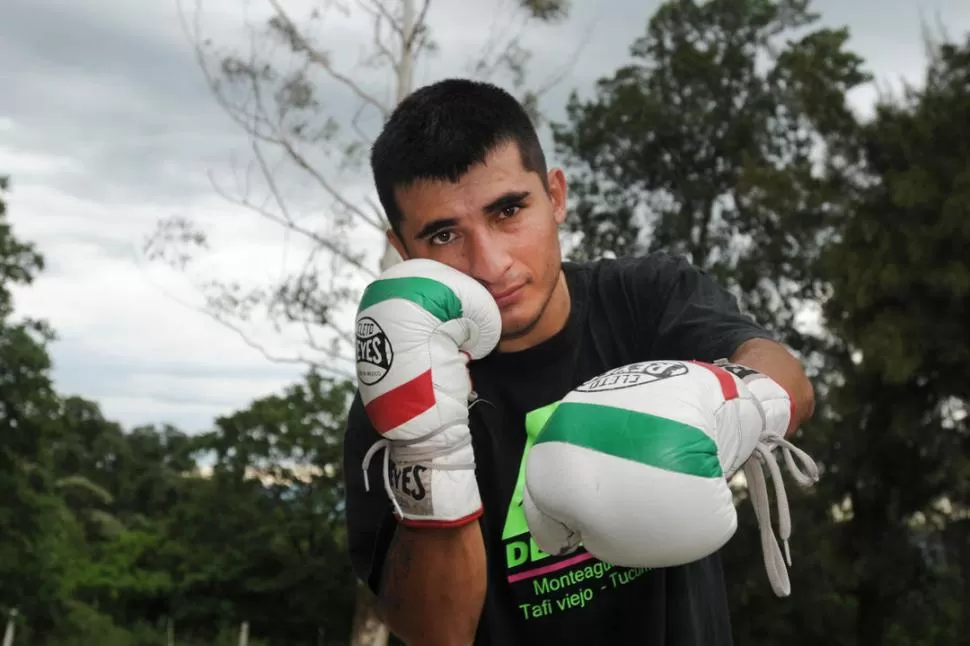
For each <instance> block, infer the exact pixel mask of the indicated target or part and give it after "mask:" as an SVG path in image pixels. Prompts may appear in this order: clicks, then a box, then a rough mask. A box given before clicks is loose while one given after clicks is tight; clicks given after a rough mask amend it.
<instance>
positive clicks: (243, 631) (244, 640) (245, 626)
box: [239, 621, 249, 646]
mask: <svg viewBox="0 0 970 646" xmlns="http://www.w3.org/2000/svg"><path fill="white" fill-rule="evenodd" d="M248 644H249V622H248V621H244V622H242V625H241V626H240V627H239V646H248Z"/></svg>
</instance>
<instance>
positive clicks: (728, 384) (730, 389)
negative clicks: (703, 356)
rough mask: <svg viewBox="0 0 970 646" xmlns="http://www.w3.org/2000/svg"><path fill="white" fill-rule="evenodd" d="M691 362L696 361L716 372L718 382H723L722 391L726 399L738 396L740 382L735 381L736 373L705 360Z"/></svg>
mask: <svg viewBox="0 0 970 646" xmlns="http://www.w3.org/2000/svg"><path fill="white" fill-rule="evenodd" d="M691 363H696V364H697V365H699V366H701V367H704V368H707V369H708V370H710V371H711V372H713V373H714V376H715V377H717V380H718V382H719V383H720V384H721V392H722V393H723V394H724V399H725V400H731V399H737V398H738V384H737V382H736V381H734V375H732V374H731V373H729V372H728V371H727V370H725V369H724V368H719V367H718V366H715V365H714V364H712V363H706V362H704V361H692V362H691Z"/></svg>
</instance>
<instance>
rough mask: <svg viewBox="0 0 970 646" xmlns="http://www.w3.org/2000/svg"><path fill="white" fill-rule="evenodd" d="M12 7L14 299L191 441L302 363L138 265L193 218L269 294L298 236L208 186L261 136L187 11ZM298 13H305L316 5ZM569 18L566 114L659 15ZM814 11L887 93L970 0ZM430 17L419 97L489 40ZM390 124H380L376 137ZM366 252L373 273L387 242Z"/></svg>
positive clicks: (276, 342)
mask: <svg viewBox="0 0 970 646" xmlns="http://www.w3.org/2000/svg"><path fill="white" fill-rule="evenodd" d="M499 1H500V0H499ZM505 2H506V3H508V2H509V0H505ZM497 3H498V1H497V2H496V3H495V4H497ZM3 4H4V7H3V10H2V14H0V174H7V175H10V177H11V181H12V193H11V194H10V195H9V204H8V206H9V213H10V218H11V220H12V221H13V224H14V227H15V231H16V233H17V235H18V236H20V237H22V238H25V239H28V240H30V241H33V242H35V243H36V244H37V245H38V246H39V248H40V250H41V251H42V252H43V253H44V255H45V256H46V259H47V262H48V268H47V270H46V271H45V273H44V274H43V276H42V277H41V278H40V279H39V280H38V281H37V282H36V284H35V285H34V286H32V287H31V288H29V289H28V290H25V291H22V292H19V293H18V301H17V306H18V311H19V313H21V314H25V315H31V316H38V317H43V318H45V319H47V320H48V321H49V322H50V323H51V324H52V325H53V327H54V328H55V329H56V330H57V332H58V335H59V340H58V342H57V343H56V344H55V345H54V346H53V357H54V361H55V371H54V374H55V378H56V383H57V387H58V389H59V390H60V391H61V392H64V393H76V394H80V395H83V396H85V397H88V398H92V399H94V400H96V401H98V402H99V403H100V404H101V406H102V407H103V410H104V411H105V413H106V414H107V415H108V416H109V417H111V418H114V419H117V420H119V421H120V422H122V423H123V424H125V425H126V426H132V425H135V424H142V423H159V422H170V423H174V424H176V425H178V426H180V427H181V428H183V429H185V430H188V431H193V432H194V431H199V430H204V429H206V428H207V427H209V425H210V424H211V421H212V419H213V418H214V417H215V416H217V415H220V414H226V413H230V412H232V411H233V410H235V409H238V408H240V407H242V406H245V405H246V404H247V403H248V402H249V401H250V400H252V399H253V398H254V397H258V396H261V395H265V394H270V393H273V392H277V391H279V390H280V389H281V388H282V387H284V386H285V385H286V384H288V383H291V382H292V381H293V380H294V379H295V378H297V377H298V376H299V374H300V372H301V371H302V368H301V367H300V366H298V365H280V364H276V363H271V362H268V361H267V360H266V359H265V358H264V357H263V356H262V355H261V354H260V353H259V352H258V351H256V350H254V349H252V348H251V347H249V346H248V345H246V344H245V343H244V342H243V341H242V340H241V339H240V338H239V337H238V336H237V335H235V334H234V333H233V332H231V331H228V330H227V329H226V328H224V327H222V326H220V325H219V324H217V323H215V322H213V321H212V320H211V319H209V318H207V317H206V316H205V315H204V314H201V313H199V312H198V311H197V309H195V306H197V305H198V303H199V298H198V293H197V291H196V290H195V289H194V288H193V287H192V285H191V283H190V282H189V281H188V280H187V279H186V278H185V277H184V276H181V275H179V274H177V273H175V272H172V271H170V270H167V269H166V268H164V267H162V266H160V265H157V264H151V263H148V262H147V261H146V260H145V258H144V257H143V256H142V254H141V253H140V247H141V244H142V242H143V240H144V238H145V236H146V235H148V234H149V233H150V232H151V231H152V229H153V228H154V226H155V223H156V222H158V221H159V220H160V219H161V218H166V217H169V216H172V215H182V216H185V217H190V218H192V219H195V220H199V221H204V222H205V223H206V226H207V228H208V230H209V231H210V232H211V233H212V235H213V239H214V247H213V251H212V252H211V253H210V254H209V255H208V256H206V257H205V263H206V264H205V266H204V267H203V268H201V269H200V270H199V273H198V274H196V275H197V276H202V277H206V276H209V277H212V276H218V277H223V278H227V277H228V278H236V277H241V279H242V280H246V281H266V280H272V279H273V277H274V276H278V275H279V271H281V267H283V266H284V265H285V262H286V259H287V258H289V257H290V256H288V255H287V253H286V250H287V249H288V247H287V245H288V244H290V243H291V241H290V240H289V239H287V238H286V237H285V236H284V235H283V232H282V230H281V229H280V228H279V227H276V226H271V225H268V224H267V223H266V222H265V221H262V220H260V219H259V218H256V217H252V216H249V215H246V214H244V213H243V212H242V211H241V210H240V209H238V208H234V207H232V206H231V205H230V204H228V203H227V202H226V201H225V200H223V199H222V198H219V197H218V196H217V195H215V193H214V192H213V190H212V186H211V185H210V184H209V180H208V177H207V173H210V172H211V173H215V174H216V175H220V176H227V177H228V176H229V175H228V174H229V173H231V171H232V160H233V159H234V156H238V155H240V154H244V153H245V152H246V149H247V139H246V138H245V136H244V135H243V133H242V132H241V131H240V130H239V129H238V128H237V127H236V126H235V125H234V124H233V123H232V122H231V121H230V120H229V118H228V117H227V116H226V114H225V113H224V112H223V111H221V110H220V109H219V108H218V106H217V105H216V103H215V101H214V100H213V96H212V94H211V93H210V92H209V90H208V89H207V87H206V85H205V83H204V79H203V76H202V74H201V73H200V70H199V67H198V65H197V63H196V61H195V59H194V58H193V52H192V49H191V47H190V43H189V41H188V40H187V37H186V34H185V33H184V32H183V30H182V28H181V26H180V22H179V9H178V5H177V4H176V0H139V1H138V2H118V0H70V1H67V0H64V1H60V2H58V1H56V0H12V1H11V2H6V3H3ZM285 4H286V6H293V7H294V13H295V14H296V15H303V14H302V12H301V11H300V8H301V7H302V6H304V5H305V4H306V3H305V2H293V3H285ZM350 4H352V3H350ZM596 4H599V5H600V7H601V9H599V10H598V11H599V13H596V11H597V10H596V9H595V5H596ZM573 5H575V11H574V19H573V21H571V23H570V24H569V25H566V26H560V27H557V28H556V29H547V30H543V31H541V32H536V33H535V35H534V37H533V38H532V39H530V41H529V44H530V45H531V46H532V47H533V49H534V56H535V61H534V70H535V71H536V72H537V74H538V76H539V77H541V76H542V74H543V72H545V73H549V72H550V71H552V70H554V69H557V66H558V65H560V64H561V63H562V62H563V59H564V58H565V57H568V56H569V54H570V52H572V51H573V50H574V48H575V46H576V43H577V42H578V39H580V38H581V37H582V36H583V34H584V33H585V32H584V27H583V24H582V23H586V22H587V21H588V20H589V19H595V22H593V23H592V24H593V31H592V33H591V35H590V39H589V42H588V45H587V46H586V48H585V49H584V50H583V56H582V57H581V58H580V59H579V61H578V63H577V65H576V66H575V68H574V69H573V71H572V73H571V74H570V75H569V76H567V77H566V78H565V79H564V81H563V83H562V84H561V85H560V86H558V87H557V89H556V91H554V92H552V93H551V94H550V95H549V96H548V97H547V99H548V101H547V103H546V106H547V107H549V108H550V109H551V110H552V111H553V114H556V112H555V106H556V105H557V104H561V103H562V99H563V97H564V96H565V94H566V93H567V92H568V91H570V90H572V89H577V90H579V91H581V92H584V93H585V92H588V91H589V90H590V88H591V87H592V84H593V83H594V81H595V80H596V78H598V77H599V76H603V75H607V74H609V73H610V72H611V71H612V70H613V69H615V67H616V66H617V65H620V64H622V63H623V62H625V60H626V57H627V51H628V47H629V45H630V44H631V43H632V41H633V40H634V39H635V38H636V37H637V36H638V35H639V34H640V33H641V32H642V30H643V27H644V25H645V24H646V21H647V19H648V17H649V15H650V14H651V13H652V12H653V11H654V10H655V9H656V6H657V2H655V1H650V0H610V1H609V2H602V4H600V3H599V2H596V3H593V2H591V1H589V0H586V1H583V0H574V1H573ZM476 6H480V5H479V4H478V3H476ZM815 7H816V8H817V10H819V11H820V12H821V13H822V14H823V17H824V20H825V21H826V22H827V23H832V24H848V25H849V27H850V28H851V30H852V33H853V41H852V46H853V47H854V49H855V50H856V51H857V52H859V53H860V54H862V55H863V56H864V57H865V58H866V59H867V61H868V64H869V68H870V70H871V71H873V72H874V73H875V74H876V75H877V77H878V79H879V81H880V82H881V83H883V84H897V83H898V80H899V79H900V78H909V79H910V80H913V81H918V80H919V78H920V75H921V73H922V70H923V64H924V54H923V46H922V42H921V33H920V21H921V19H922V18H928V19H929V20H931V21H934V22H935V21H936V20H939V21H940V22H941V23H942V24H944V25H945V26H946V28H947V29H948V30H949V31H950V33H951V34H952V35H954V36H960V35H962V34H963V33H965V32H966V31H968V30H970V2H968V1H967V0H819V1H817V2H816V4H815ZM607 8H608V10H607ZM244 9H245V11H248V12H249V13H248V15H250V16H255V17H258V16H259V15H260V13H264V12H265V7H263V6H262V5H261V2H260V0H251V1H250V2H248V3H244V2H240V1H239V0H207V1H206V3H205V4H204V15H203V18H202V20H203V24H204V27H205V29H206V35H208V36H211V37H213V38H214V39H215V41H216V42H219V43H226V44H232V43H238V42H243V39H245V38H246V33H245V31H243V30H242V29H241V28H240V27H241V25H242V20H243V18H244ZM431 13H432V26H433V29H434V31H435V36H436V40H437V41H438V44H439V47H440V53H439V55H438V56H437V58H435V59H433V60H431V61H429V62H428V63H426V64H425V65H423V66H422V67H421V69H420V70H419V75H418V81H419V83H424V82H427V81H430V80H434V79H436V78H440V77H442V76H445V75H450V74H456V73H461V67H460V65H459V62H460V61H462V60H466V58H465V56H466V55H467V53H468V52H469V51H474V50H475V46H477V45H480V44H481V43H482V42H483V40H484V38H485V37H486V35H487V33H488V29H489V25H490V23H489V21H488V20H483V19H482V16H481V14H480V13H479V12H478V11H477V10H472V9H470V8H469V3H468V2H467V1H466V0H435V2H434V3H433V9H432V12H431ZM341 24H342V26H344V27H346V28H347V30H346V31H342V32H340V33H334V32H333V31H330V32H323V35H324V36H325V37H326V39H327V43H328V46H329V47H330V48H331V49H332V50H333V51H334V52H335V56H336V60H337V62H339V63H341V64H345V63H350V62H351V58H352V55H356V52H357V50H358V48H359V47H360V46H362V45H364V44H366V43H367V42H368V41H369V38H370V33H369V31H368V27H367V25H366V24H364V23H361V22H359V21H354V20H350V21H344V22H343V23H341ZM470 44H471V45H470ZM370 87H371V88H372V89H375V88H376V89H382V90H385V93H386V90H387V88H379V86H377V85H374V84H373V83H372V84H371V86H370ZM321 94H322V96H324V98H325V99H326V100H327V101H328V103H329V104H330V105H331V106H332V107H333V109H334V110H335V111H336V112H337V113H338V114H346V113H347V111H348V110H351V109H352V108H353V106H354V105H355V104H354V103H352V102H351V100H350V99H349V98H348V96H347V94H346V93H343V94H342V93H341V91H340V90H339V88H337V87H331V86H324V88H323V92H321ZM871 97H872V92H871V91H865V92H860V93H858V94H857V95H856V96H854V97H853V101H854V102H855V103H856V104H857V105H858V106H859V108H860V109H865V107H866V105H867V104H868V102H869V101H870V100H871ZM376 123H377V121H376V119H375V118H373V117H372V118H371V119H370V120H369V121H368V122H367V123H366V124H365V127H369V128H373V127H375V126H376ZM553 161H555V160H554V159H553ZM363 179H364V180H365V181H366V179H367V178H366V177H365V178H363ZM342 181H343V182H344V183H343V184H342V185H351V184H353V183H354V182H353V180H352V179H346V178H345V179H344V180H342ZM357 185H361V183H360V181H359V180H358V181H357ZM363 188H365V189H366V185H363ZM290 190H293V191H294V194H299V195H301V196H303V197H305V198H306V199H305V200H304V201H303V202H301V205H302V206H303V207H304V208H307V209H312V208H313V205H314V204H319V203H320V200H319V199H318V200H316V201H314V199H313V197H312V194H307V193H306V192H305V191H304V192H299V191H298V189H297V187H293V188H292V189H290ZM360 239H361V240H366V241H367V242H366V244H368V245H369V246H368V247H367V248H368V249H369V250H371V251H372V252H373V253H371V262H372V263H373V262H375V258H376V255H375V254H376V251H377V250H379V248H380V245H379V244H377V243H376V242H377V240H376V238H374V237H373V236H371V237H370V238H360ZM253 333H254V334H257V338H258V340H259V341H260V342H261V343H264V344H267V345H268V346H270V347H272V348H273V349H274V351H278V352H280V353H287V352H292V351H293V350H294V349H298V347H299V346H298V345H297V344H294V343H290V344H286V343H283V342H282V341H281V340H280V337H279V336H278V335H275V334H274V333H272V332H271V331H265V330H264V331H263V332H262V333H258V331H256V332H253Z"/></svg>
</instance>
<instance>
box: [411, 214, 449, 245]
mask: <svg viewBox="0 0 970 646" xmlns="http://www.w3.org/2000/svg"><path fill="white" fill-rule="evenodd" d="M457 224H458V219H457V218H441V219H439V220H432V221H431V222H428V223H427V224H426V225H424V226H423V227H421V230H420V231H418V232H417V233H416V234H414V239H415V240H422V239H424V238H430V237H431V236H433V235H434V234H436V233H438V232H439V231H444V230H445V229H447V228H449V227H453V226H455V225H457Z"/></svg>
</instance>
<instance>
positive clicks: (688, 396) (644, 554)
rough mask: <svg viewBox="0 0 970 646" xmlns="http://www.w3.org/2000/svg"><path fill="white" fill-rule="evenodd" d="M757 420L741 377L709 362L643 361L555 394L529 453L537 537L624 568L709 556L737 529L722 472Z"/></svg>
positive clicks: (747, 451) (529, 503) (739, 453)
mask: <svg viewBox="0 0 970 646" xmlns="http://www.w3.org/2000/svg"><path fill="white" fill-rule="evenodd" d="M762 428H763V417H762V413H761V409H760V407H759V405H758V403H757V402H756V401H755V399H754V397H753V396H752V394H751V393H750V392H749V391H748V389H747V387H746V386H745V385H744V383H743V382H742V381H741V380H740V379H738V378H737V377H735V376H734V375H733V374H731V373H729V372H727V371H726V370H722V369H720V368H717V367H715V366H713V365H711V364H702V363H698V362H692V361H647V362H642V363H635V364H631V365H627V366H623V367H621V368H617V369H615V370H611V371H608V372H606V373H604V374H603V375H600V376H598V377H596V378H594V379H591V380H589V381H587V382H586V383H584V384H582V385H580V386H579V387H577V388H576V389H574V390H573V391H572V392H570V393H569V394H568V395H566V397H565V398H564V399H563V400H562V401H561V402H559V404H558V406H557V407H556V409H555V411H554V412H553V413H552V415H551V416H550V417H549V419H548V420H547V422H546V424H545V425H544V426H543V428H542V431H541V432H540V433H539V435H538V437H537V438H536V442H535V444H534V445H533V447H532V449H531V450H530V452H529V455H528V458H527V463H526V474H525V490H524V494H523V506H524V511H525V516H526V520H527V522H528V524H529V529H530V531H531V533H532V537H533V539H534V540H535V542H536V544H537V545H538V546H539V547H540V548H541V549H542V550H544V551H546V552H549V553H552V554H562V553H565V552H568V551H571V550H572V549H574V548H575V547H576V546H577V545H578V544H579V543H580V542H582V544H583V546H584V547H585V548H586V550H587V551H588V552H590V553H591V554H593V555H594V556H595V557H597V558H599V559H600V560H603V561H606V562H607V563H611V564H614V565H619V566H626V567H649V568H656V567H668V566H675V565H682V564H685V563H690V562H692V561H696V560H698V559H700V558H703V557H705V556H708V555H709V554H712V553H713V552H715V551H717V550H718V549H720V548H721V547H722V546H723V545H724V544H725V543H727V541H728V540H729V539H730V538H731V537H732V536H733V535H734V533H735V531H736V529H737V513H736V511H735V507H734V501H733V497H732V492H731V489H730V486H729V484H728V480H727V477H726V476H727V475H728V474H730V473H733V472H734V471H736V470H737V469H739V468H740V467H741V465H742V464H744V462H745V461H746V460H747V459H748V457H749V456H750V455H751V452H752V451H753V450H754V448H755V446H756V445H757V443H758V440H759V438H760V436H761V430H762Z"/></svg>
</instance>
